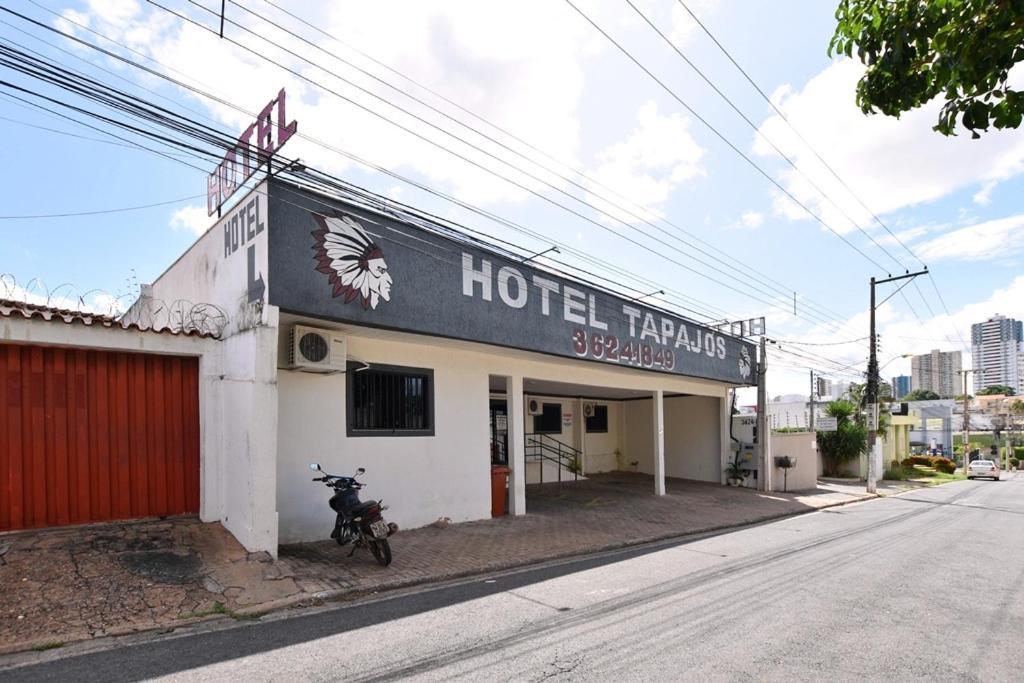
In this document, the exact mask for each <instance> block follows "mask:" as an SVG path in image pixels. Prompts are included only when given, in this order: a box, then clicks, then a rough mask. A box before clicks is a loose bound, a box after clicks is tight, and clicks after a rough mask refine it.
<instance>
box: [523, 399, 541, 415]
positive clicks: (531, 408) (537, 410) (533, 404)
mask: <svg viewBox="0 0 1024 683" xmlns="http://www.w3.org/2000/svg"><path fill="white" fill-rule="evenodd" d="M526 412H527V413H528V414H530V415H543V414H544V404H542V403H541V402H540V401H538V400H537V399H535V398H531V399H530V400H529V401H527V402H526Z"/></svg>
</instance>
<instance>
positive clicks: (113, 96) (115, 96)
mask: <svg viewBox="0 0 1024 683" xmlns="http://www.w3.org/2000/svg"><path fill="white" fill-rule="evenodd" d="M7 52H8V53H12V54H14V55H15V56H17V52H16V51H12V50H9V49H8V50H7ZM9 57H10V54H9V55H8V60H6V61H8V62H9V61H10V59H9ZM22 58H25V57H22ZM27 61H28V62H29V63H33V62H34V61H35V60H32V59H27ZM7 66H9V67H11V66H12V65H11V64H10V63H8V64H7ZM25 71H27V72H28V73H29V74H31V75H33V76H35V77H36V78H40V79H42V80H44V81H47V82H54V81H56V83H55V84H56V85H58V87H61V88H63V89H65V90H67V91H68V92H72V93H75V94H79V95H83V96H86V97H89V98H90V99H94V100H97V101H101V102H104V103H105V104H107V106H117V105H116V103H120V104H121V107H119V108H121V109H128V107H127V106H125V100H126V99H127V100H130V99H132V98H133V96H131V95H126V94H124V93H122V92H120V91H117V90H116V89H114V88H109V86H108V87H106V90H107V92H106V93H102V94H101V93H95V92H84V93H83V92H82V90H81V89H79V88H75V87H73V85H72V83H69V82H67V81H61V80H59V79H57V78H55V77H52V78H46V77H45V75H44V74H45V72H43V71H40V70H36V71H32V70H30V69H26V70H25ZM53 71H54V72H56V74H57V75H59V74H60V72H61V71H64V72H65V73H66V74H70V72H68V71H66V70H63V69H62V68H60V67H55V68H54V69H53ZM51 75H52V74H51ZM70 80H73V79H70ZM80 80H81V81H83V82H87V81H89V79H88V78H86V77H80ZM101 85H102V84H101ZM22 90H25V91H28V89H25V88H22ZM28 92H31V91H28ZM31 94H33V95H34V96H39V97H44V96H42V95H40V94H38V93H34V92H32V93H31ZM45 99H47V100H48V101H53V102H55V103H58V104H61V105H62V106H66V107H68V108H71V109H73V110H76V111H78V112H80V113H83V114H86V115H89V116H92V117H94V118H97V119H99V120H103V121H105V122H107V123H117V122H112V121H111V120H110V119H109V117H105V116H104V115H101V114H98V113H97V112H92V111H89V110H86V109H83V108H81V107H77V106H74V105H70V104H68V103H66V102H63V101H60V100H55V99H54V98H51V97H45ZM134 113H135V114H136V115H139V114H141V115H143V116H147V115H148V118H154V119H155V120H157V121H159V122H160V123H161V124H162V125H171V126H172V127H173V128H174V129H175V130H183V129H185V128H186V125H185V124H186V123H187V122H188V121H189V120H188V119H187V117H182V116H180V115H179V116H178V118H179V119H182V123H179V124H172V122H171V121H170V120H164V119H161V118H159V117H155V116H153V115H152V112H149V110H147V109H144V108H143V109H140V110H139V111H138V112H134ZM165 118H166V117H165ZM121 125H125V124H121ZM193 125H194V123H193ZM127 127H129V128H131V129H135V128H136V127H135V126H127ZM191 132H193V133H198V134H199V136H200V138H201V140H203V141H205V142H210V141H211V137H210V135H209V134H208V132H207V129H206V127H195V128H194V129H193V130H192V131H191ZM163 141H164V143H165V144H171V145H178V146H181V145H183V144H184V143H183V142H182V141H180V140H175V139H173V138H166V139H164V140H163ZM222 144H224V143H222ZM192 149H195V148H194V147H192ZM268 161H269V162H270V163H274V162H275V161H276V159H274V158H271V159H269V160H268ZM277 163H278V173H282V172H287V173H292V172H294V173H299V174H304V175H305V176H306V177H307V180H308V179H309V178H310V177H312V178H313V180H314V182H316V183H318V184H319V185H321V186H324V185H326V184H327V183H325V181H324V180H323V179H322V178H319V177H314V176H312V175H311V174H312V172H310V171H308V170H303V171H292V170H291V169H292V164H291V162H288V163H285V162H277ZM321 175H323V176H324V177H325V178H328V179H330V180H331V182H332V183H334V187H340V188H341V189H342V191H343V193H344V195H345V196H346V199H347V200H348V201H350V202H351V201H353V195H352V188H353V186H351V185H350V184H347V183H344V182H343V181H340V180H338V179H333V178H331V177H330V176H326V174H321ZM320 191H321V192H322V191H323V190H322V189H321V190H320ZM356 194H357V195H360V194H361V196H357V197H356V199H357V200H358V199H364V200H365V199H369V200H370V204H378V205H380V206H387V207H393V206H394V203H393V202H391V201H390V200H386V199H384V198H383V197H380V196H379V195H371V194H370V193H367V192H366V191H363V190H361V189H358V191H357V193H356ZM313 201H317V202H319V203H321V204H323V202H320V201H319V200H315V199H314V200H313ZM356 203H357V205H358V204H360V202H359V201H356ZM323 205H324V206H327V207H331V205H329V204H323ZM361 205H363V206H367V205H366V203H365V202H363V203H362V204H361ZM296 206H299V205H296ZM393 213H394V212H393V211H385V214H386V215H392V214H393ZM383 227H385V228H387V229H391V228H390V227H389V226H383ZM439 227H440V226H439V225H433V226H431V230H432V231H433V232H437V230H438V228H439ZM449 236H451V235H450V234H449ZM383 239H388V240H389V241H397V240H394V238H389V237H383ZM460 239H461V240H463V241H466V240H467V238H466V236H465V235H461V236H460ZM397 242H399V243H401V242H400V241H397ZM405 246H410V245H408V244H407V243H406V244H405ZM410 248H413V249H418V248H417V247H415V246H410ZM418 250H419V251H421V252H422V253H425V254H427V255H428V256H432V257H434V258H438V257H436V255H433V254H430V253H429V252H424V251H423V250H422V249H418ZM445 251H447V252H449V253H454V252H452V250H451V249H445ZM492 251H493V249H492ZM513 258H515V257H513ZM516 260H518V259H516ZM451 262H452V263H455V264H456V265H458V266H459V267H464V266H462V265H461V257H457V258H456V259H455V260H453V261H451ZM577 280H579V279H578V278H577ZM583 282H584V283H585V284H590V285H591V286H594V287H595V289H603V288H601V287H600V286H595V285H593V283H588V282H586V281H583ZM603 291H608V290H606V289H605V290H603ZM602 307H603V308H604V309H605V310H606V311H609V313H608V317H609V318H612V317H615V318H617V319H619V320H621V321H623V322H626V318H622V317H621V316H622V311H619V310H616V309H615V308H614V307H613V306H611V305H610V304H609V305H604V306H602ZM647 308H648V309H649V310H659V309H658V308H657V307H652V306H650V305H648V306H647Z"/></svg>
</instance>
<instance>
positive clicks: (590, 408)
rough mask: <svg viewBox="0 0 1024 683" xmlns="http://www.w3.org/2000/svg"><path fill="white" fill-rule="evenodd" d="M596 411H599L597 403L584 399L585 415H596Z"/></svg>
mask: <svg viewBox="0 0 1024 683" xmlns="http://www.w3.org/2000/svg"><path fill="white" fill-rule="evenodd" d="M595 412H597V404H596V403H594V402H593V401H584V403H583V417H594V413H595Z"/></svg>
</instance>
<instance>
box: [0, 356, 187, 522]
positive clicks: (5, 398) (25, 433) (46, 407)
mask: <svg viewBox="0 0 1024 683" xmlns="http://www.w3.org/2000/svg"><path fill="white" fill-rule="evenodd" d="M198 382H199V363H198V360H197V359H195V358H179V357H176V356H157V355H151V354H141V353H122V352H111V351H93V350H86V349H67V348H55V347H43V346H30V345H22V344H0V531H7V530H10V529H29V528H34V527H44V526H59V525H64V524H82V523H85V522H99V521H106V520H115V519H130V518H135V517H149V516H164V515H175V514H184V513H197V512H199V384H198Z"/></svg>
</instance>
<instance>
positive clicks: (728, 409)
mask: <svg viewBox="0 0 1024 683" xmlns="http://www.w3.org/2000/svg"><path fill="white" fill-rule="evenodd" d="M719 403H720V404H721V414H722V424H721V435H720V437H719V438H720V440H721V446H722V448H721V451H722V457H721V460H720V462H719V467H718V469H719V472H718V474H719V475H720V479H719V483H721V484H724V483H725V468H726V467H728V466H729V461H730V460H732V438H730V436H729V434H730V431H729V428H730V427H731V426H732V405H731V404H730V402H729V395H728V394H726V395H725V396H724V397H723V398H721V399H719Z"/></svg>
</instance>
